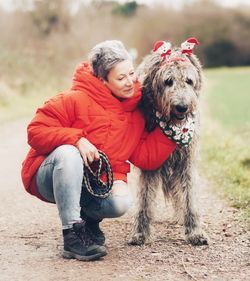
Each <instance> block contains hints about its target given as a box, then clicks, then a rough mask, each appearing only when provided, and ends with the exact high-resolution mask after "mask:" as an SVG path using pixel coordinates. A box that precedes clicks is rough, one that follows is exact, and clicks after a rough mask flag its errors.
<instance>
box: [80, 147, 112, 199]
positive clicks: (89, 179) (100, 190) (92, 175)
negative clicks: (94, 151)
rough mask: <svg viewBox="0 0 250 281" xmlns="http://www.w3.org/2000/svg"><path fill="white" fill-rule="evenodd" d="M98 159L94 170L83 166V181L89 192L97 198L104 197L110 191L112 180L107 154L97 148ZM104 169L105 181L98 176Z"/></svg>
mask: <svg viewBox="0 0 250 281" xmlns="http://www.w3.org/2000/svg"><path fill="white" fill-rule="evenodd" d="M98 152H99V155H100V159H99V161H98V169H97V170H96V171H95V172H94V171H93V170H92V169H91V168H90V167H88V166H84V171H83V183H84V185H85V187H86V189H87V190H88V192H89V193H90V194H92V195H93V196H95V197H98V198H106V197H108V196H109V194H110V193H111V189H112V186H113V182H114V176H113V171H112V168H111V165H110V162H109V159H108V157H107V155H106V154H105V153H104V152H102V151H100V150H98ZM102 169H104V172H105V175H106V181H107V183H105V182H104V181H102V180H101V179H100V176H101V174H102Z"/></svg>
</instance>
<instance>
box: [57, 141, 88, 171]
mask: <svg viewBox="0 0 250 281" xmlns="http://www.w3.org/2000/svg"><path fill="white" fill-rule="evenodd" d="M53 154H54V160H55V165H56V167H57V169H70V170H78V169H81V170H82V169H83V161H82V158H81V154H80V152H79V150H78V149H77V148H76V147H75V146H73V145H68V144H65V145H61V146H59V147H57V148H56V149H55V150H54V151H53Z"/></svg>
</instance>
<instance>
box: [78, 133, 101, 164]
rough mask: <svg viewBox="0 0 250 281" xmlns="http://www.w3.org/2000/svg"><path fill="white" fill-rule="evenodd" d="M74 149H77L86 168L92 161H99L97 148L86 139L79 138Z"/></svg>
mask: <svg viewBox="0 0 250 281" xmlns="http://www.w3.org/2000/svg"><path fill="white" fill-rule="evenodd" d="M76 147H77V148H78V149H79V151H80V153H81V156H82V159H83V162H84V164H85V165H86V166H89V164H91V163H92V162H93V161H97V160H99V159H100V156H99V152H98V150H97V148H96V147H95V146H94V145H93V144H92V143H90V142H89V141H88V140H87V139H86V138H80V139H79V141H78V142H77V143H76Z"/></svg>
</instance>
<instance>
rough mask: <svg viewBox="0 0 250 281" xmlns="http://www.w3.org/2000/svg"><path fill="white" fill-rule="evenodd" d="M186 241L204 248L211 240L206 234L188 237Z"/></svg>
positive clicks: (194, 234) (195, 234)
mask: <svg viewBox="0 0 250 281" xmlns="http://www.w3.org/2000/svg"><path fill="white" fill-rule="evenodd" d="M186 241H187V242H188V243H190V244H192V245H193V246H204V245H208V244H209V238H208V236H207V235H206V233H204V232H200V233H193V234H190V235H187V236H186Z"/></svg>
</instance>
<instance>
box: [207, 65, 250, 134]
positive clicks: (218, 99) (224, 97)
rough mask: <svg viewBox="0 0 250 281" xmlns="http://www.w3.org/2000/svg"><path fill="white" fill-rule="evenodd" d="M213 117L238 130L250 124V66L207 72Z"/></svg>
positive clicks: (231, 128) (226, 126) (224, 125)
mask: <svg viewBox="0 0 250 281" xmlns="http://www.w3.org/2000/svg"><path fill="white" fill-rule="evenodd" d="M205 75H206V78H207V81H208V102H209V109H210V113H211V117H213V118H214V119H216V120H218V121H219V122H220V123H221V124H222V125H223V127H225V128H226V129H230V130H232V131H238V130H239V129H244V128H245V127H249V126H250V110H249V106H250V92H249V90H250V89H249V88H250V87H249V85H250V84H249V78H250V68H247V67H242V68H234V69H232V68H220V69H213V70H207V71H206V72H205Z"/></svg>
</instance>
